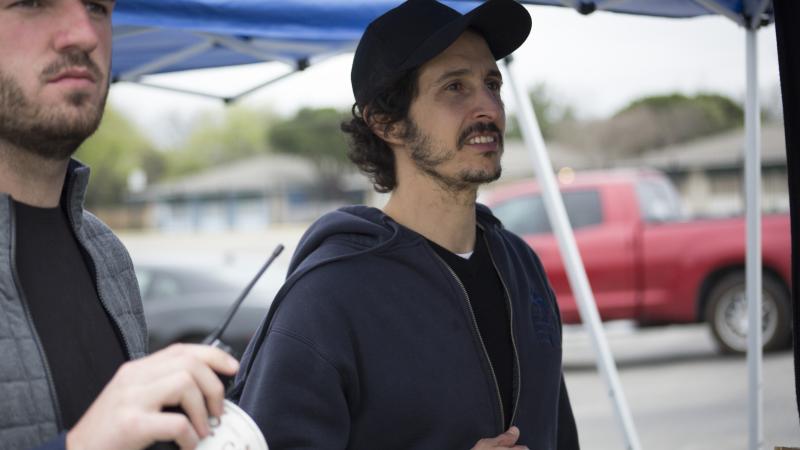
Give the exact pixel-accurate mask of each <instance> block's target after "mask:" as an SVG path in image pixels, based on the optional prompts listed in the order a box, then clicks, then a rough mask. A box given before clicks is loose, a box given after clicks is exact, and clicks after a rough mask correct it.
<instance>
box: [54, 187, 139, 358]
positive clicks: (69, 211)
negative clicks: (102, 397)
mask: <svg viewBox="0 0 800 450" xmlns="http://www.w3.org/2000/svg"><path fill="white" fill-rule="evenodd" d="M72 177H73V175H72V174H70V175H69V177H68V179H67V181H66V183H67V192H66V195H65V196H64V199H65V201H66V205H65V206H66V213H67V220H68V221H69V226H70V228H71V229H72V232H73V236H75V240H76V241H78V245H80V246H81V249H83V251H84V252H85V253H86V255H88V256H89V257H88V258H86V259H87V260H88V261H89V265H90V266H91V267H90V268H91V269H92V275H93V276H94V287H95V290H96V291H97V298H98V299H99V300H100V304H101V305H103V309H104V310H105V312H106V314H107V315H108V317H109V318H110V319H111V321H112V322H113V323H114V326H115V327H116V328H117V334H118V335H119V336H120V337H121V338H122V343H123V345H124V346H125V354H126V356H127V357H128V358H127V359H128V360H130V359H132V358H133V353H132V352H131V345H130V342H129V341H128V337H127V336H126V335H125V333H123V332H122V327H121V326H120V324H119V321H118V320H119V319H117V316H116V315H114V314H113V313H112V312H111V310H110V309H109V308H108V304H107V303H106V301H105V299H104V298H103V295H102V294H101V293H100V277H99V276H98V275H97V266H96V265H95V262H94V258H93V257H92V254H91V253H89V251H88V250H87V249H86V245H84V243H83V239H82V238H81V236H80V233H77V232H76V228H75V221H74V220H73V219H72V208H71V205H70V204H71V203H72V201H71V199H72V185H73V183H72V180H71V178H72Z"/></svg>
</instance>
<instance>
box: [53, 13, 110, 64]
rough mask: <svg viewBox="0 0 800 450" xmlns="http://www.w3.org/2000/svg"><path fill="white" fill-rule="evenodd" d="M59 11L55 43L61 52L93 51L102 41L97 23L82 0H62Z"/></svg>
mask: <svg viewBox="0 0 800 450" xmlns="http://www.w3.org/2000/svg"><path fill="white" fill-rule="evenodd" d="M61 3H62V6H61V7H60V8H59V9H60V11H59V12H58V19H57V20H58V22H59V23H58V27H57V31H56V33H57V34H56V35H55V37H54V41H53V45H54V47H55V49H56V50H57V51H59V52H63V51H65V50H74V49H78V50H81V51H84V52H86V53H90V52H92V51H93V50H94V49H95V48H96V47H97V45H98V43H99V41H100V36H99V34H98V29H97V24H95V23H94V21H93V20H92V17H91V16H90V14H89V11H87V10H86V6H85V5H84V3H83V2H82V1H73V0H68V1H65V2H61Z"/></svg>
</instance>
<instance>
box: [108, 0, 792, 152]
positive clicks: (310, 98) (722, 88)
mask: <svg viewBox="0 0 800 450" xmlns="http://www.w3.org/2000/svg"><path fill="white" fill-rule="evenodd" d="M528 9H529V11H531V14H532V16H533V31H532V32H531V37H529V38H528V41H527V42H526V43H525V44H524V45H523V46H522V47H521V48H520V49H519V50H517V52H516V53H515V54H514V57H515V64H516V65H517V71H516V73H517V74H518V75H520V78H521V80H519V81H520V82H521V83H522V84H523V85H524V86H529V87H530V86H533V85H535V84H537V83H545V84H546V85H547V86H548V87H549V88H550V90H551V91H552V92H553V94H554V95H555V96H556V98H558V99H560V100H563V101H565V102H567V103H569V104H571V105H573V106H574V107H575V108H576V109H577V112H578V113H579V115H581V116H582V117H601V116H605V115H608V114H611V113H613V112H614V111H616V110H618V109H619V108H621V107H623V106H625V105H626V104H627V103H628V102H629V101H630V100H632V99H634V98H637V97H640V96H643V95H652V94H662V93H669V92H674V91H680V92H683V93H685V94H695V93H697V92H700V91H713V92H720V93H723V94H725V95H729V96H731V97H733V98H735V99H737V100H742V99H743V98H744V89H745V32H744V30H743V29H742V28H739V27H738V26H736V25H735V24H734V23H733V22H731V21H730V20H728V19H726V18H722V17H704V18H696V19H682V20H678V19H661V18H650V17H641V16H628V15H622V14H613V13H604V12H597V13H594V14H592V15H590V16H581V15H579V14H578V13H576V12H575V11H573V10H569V9H565V8H556V7H547V6H539V7H530V6H529V7H528ZM758 43H759V45H758V49H759V50H758V51H759V55H758V57H759V71H758V76H759V84H760V87H761V92H762V100H764V101H765V102H769V101H773V102H774V100H775V97H774V96H775V95H776V94H775V92H776V91H777V87H778V83H779V76H778V57H777V50H776V39H775V28H774V26H769V27H766V28H763V29H762V30H761V32H760V33H759V39H758ZM351 61H352V55H349V54H348V55H341V56H337V57H334V58H332V59H330V60H327V61H325V62H322V63H320V64H319V65H317V66H313V67H311V68H309V69H307V70H306V71H305V72H303V73H299V74H296V75H293V76H291V77H289V78H287V79H284V80H282V81H279V82H277V83H275V84H273V85H271V86H268V87H266V88H264V89H262V90H260V91H257V92H256V93H254V94H252V95H250V96H248V97H247V98H246V99H245V100H243V101H242V103H243V104H244V105H247V106H251V107H256V108H269V109H272V110H274V111H275V112H277V113H279V114H284V115H288V114H291V113H293V112H294V111H296V110H297V109H298V108H301V107H304V106H312V107H321V106H334V107H337V108H347V107H349V105H350V104H352V101H353V100H352V91H351V89H350V81H349V74H350V64H351ZM285 71H286V68H285V67H282V66H280V65H272V66H270V65H257V66H254V67H248V68H238V69H217V70H207V71H199V72H198V71H196V72H192V73H186V74H175V75H163V76H160V77H158V78H157V79H159V82H162V83H177V84H178V85H180V86H184V87H191V88H195V89H201V90H206V91H209V92H216V93H222V94H230V93H233V92H237V90H240V89H243V88H247V87H249V86H253V85H256V84H258V83H259V82H260V81H262V80H264V79H266V78H267V77H268V76H269V75H270V74H279V73H282V72H285ZM504 95H505V96H506V98H507V99H508V97H510V92H505V93H504ZM110 102H111V104H112V105H114V106H115V107H117V108H118V109H120V110H121V111H122V112H123V113H124V114H126V115H127V116H128V117H130V118H132V119H133V120H134V121H135V122H136V124H137V125H138V126H139V128H140V129H141V130H142V131H144V132H145V133H146V134H147V135H148V136H149V137H151V138H152V139H153V140H154V141H156V142H157V143H158V144H161V145H165V144H169V143H171V142H176V141H178V140H180V139H181V138H182V137H184V136H185V134H186V133H187V129H188V127H189V124H190V123H191V121H192V119H193V118H194V117H196V116H197V115H198V114H202V113H205V112H209V111H210V112H212V113H214V112H216V113H219V112H222V111H223V109H224V107H223V106H222V104H221V102H219V101H215V100H210V99H205V98H199V97H193V96H189V95H186V94H175V93H169V92H165V91H161V90H154V89H151V88H146V87H140V86H135V85H131V84H127V83H126V84H119V85H115V86H113V87H112V88H111V95H110ZM507 103H508V104H509V109H513V102H511V101H507Z"/></svg>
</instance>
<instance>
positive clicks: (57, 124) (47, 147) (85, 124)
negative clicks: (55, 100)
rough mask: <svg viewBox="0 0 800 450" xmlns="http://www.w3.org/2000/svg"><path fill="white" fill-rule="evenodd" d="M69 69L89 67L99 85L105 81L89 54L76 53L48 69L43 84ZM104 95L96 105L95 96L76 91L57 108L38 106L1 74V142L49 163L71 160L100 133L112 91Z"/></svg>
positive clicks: (44, 73)
mask: <svg viewBox="0 0 800 450" xmlns="http://www.w3.org/2000/svg"><path fill="white" fill-rule="evenodd" d="M66 67H85V68H87V69H88V70H90V71H91V72H92V73H93V75H94V76H95V80H97V83H103V80H105V77H103V76H102V72H101V71H100V69H99V68H97V65H96V64H95V63H94V61H92V60H91V59H89V56H88V55H86V54H85V53H82V52H81V53H75V52H74V53H69V54H67V55H65V56H64V57H63V58H62V59H61V60H59V61H57V62H55V63H53V64H51V65H50V66H48V67H47V68H46V69H45V70H44V71H43V73H42V79H43V83H44V82H46V81H45V80H46V77H47V76H51V75H52V74H55V73H58V72H59V71H61V70H62V69H64V68H66ZM101 94H102V95H101V96H100V98H99V99H98V101H97V102H96V103H92V100H91V98H92V96H91V94H88V93H86V92H81V91H75V92H71V93H69V94H67V95H65V98H64V100H65V102H63V103H59V104H57V105H41V104H36V103H34V102H32V101H31V100H30V99H28V98H26V97H25V94H24V92H23V90H22V87H21V86H20V85H19V83H17V81H16V80H15V79H13V78H12V77H10V76H8V75H6V74H4V73H3V72H2V71H0V140H2V141H6V142H7V143H9V144H11V145H12V146H14V147H17V148H19V149H21V150H23V151H26V152H29V153H31V154H34V155H36V156H39V157H41V158H44V159H47V160H65V159H68V158H69V157H70V156H72V154H73V153H75V151H76V150H77V149H78V147H79V146H80V145H81V143H83V141H85V140H86V138H88V137H89V136H91V135H92V133H94V132H95V130H97V127H98V126H99V124H100V120H101V118H102V117H103V107H104V106H105V100H106V96H107V95H108V88H107V87H104V88H103V92H102V93H101Z"/></svg>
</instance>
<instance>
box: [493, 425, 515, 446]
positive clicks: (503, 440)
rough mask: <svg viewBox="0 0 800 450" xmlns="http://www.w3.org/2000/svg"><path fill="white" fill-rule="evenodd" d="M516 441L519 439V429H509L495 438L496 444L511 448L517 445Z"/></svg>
mask: <svg viewBox="0 0 800 450" xmlns="http://www.w3.org/2000/svg"><path fill="white" fill-rule="evenodd" d="M517 439H519V428H517V427H511V428H509V429H508V430H506V432H505V433H503V434H501V435H500V436H497V444H498V445H505V446H512V445H514V444H516V443H517Z"/></svg>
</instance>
